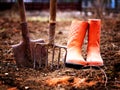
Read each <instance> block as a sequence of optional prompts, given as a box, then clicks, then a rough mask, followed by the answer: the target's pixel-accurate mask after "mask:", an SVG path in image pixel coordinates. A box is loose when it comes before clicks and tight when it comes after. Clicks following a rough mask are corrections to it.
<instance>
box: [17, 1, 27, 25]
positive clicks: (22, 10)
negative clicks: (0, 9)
mask: <svg viewBox="0 0 120 90" xmlns="http://www.w3.org/2000/svg"><path fill="white" fill-rule="evenodd" d="M18 6H19V7H18V8H19V11H20V18H21V22H23V23H24V22H26V15H25V5H24V2H23V0H18Z"/></svg>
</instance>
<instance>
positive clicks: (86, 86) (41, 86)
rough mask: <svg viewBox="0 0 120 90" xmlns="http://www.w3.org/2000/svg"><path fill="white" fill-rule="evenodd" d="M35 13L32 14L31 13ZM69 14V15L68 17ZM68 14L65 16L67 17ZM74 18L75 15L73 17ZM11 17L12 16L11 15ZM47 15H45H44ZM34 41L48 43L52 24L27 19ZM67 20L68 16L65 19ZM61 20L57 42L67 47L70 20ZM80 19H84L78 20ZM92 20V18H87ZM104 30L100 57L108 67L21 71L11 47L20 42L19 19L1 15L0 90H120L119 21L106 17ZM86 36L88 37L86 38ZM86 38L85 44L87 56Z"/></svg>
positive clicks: (42, 20)
mask: <svg viewBox="0 0 120 90" xmlns="http://www.w3.org/2000/svg"><path fill="white" fill-rule="evenodd" d="M32 14H33V13H32ZM67 15H68V14H67ZM67 15H66V16H67ZM73 15H74V14H73ZM8 16H9V15H8ZM43 16H44V14H43ZM28 17H29V20H28V29H29V30H30V37H31V39H39V38H42V39H44V40H45V42H47V41H48V30H49V22H48V20H46V18H39V17H38V18H39V19H38V18H35V19H34V18H32V19H31V17H33V16H28ZM65 18H66V17H65ZM74 18H78V17H76V16H69V17H68V18H67V19H66V20H65V19H62V20H60V18H58V19H59V20H58V21H57V25H56V37H55V43H57V44H60V45H66V43H67V40H68V33H69V26H70V23H71V20H72V19H74ZM79 18H80V19H81V20H83V19H84V17H79ZM87 18H90V17H87ZM102 23H103V25H102V29H101V55H102V58H103V60H104V64H105V67H103V68H101V69H98V70H96V69H93V68H87V69H80V70H76V69H71V68H60V69H55V70H49V69H42V70H35V69H32V68H18V67H17V66H16V62H15V59H14V55H13V51H12V48H11V45H14V44H17V43H19V41H20V40H21V31H20V25H19V24H20V20H19V18H18V16H17V15H16V16H14V15H13V16H12V17H9V18H8V17H7V15H6V16H5V15H1V16H0V90H100V89H102V90H119V89H120V47H119V46H120V41H119V40H120V32H119V30H120V18H119V17H117V19H115V18H114V17H113V18H105V19H103V20H102ZM86 36H87V35H86ZM86 46H87V37H86V39H85V41H84V45H83V56H84V57H85V56H86Z"/></svg>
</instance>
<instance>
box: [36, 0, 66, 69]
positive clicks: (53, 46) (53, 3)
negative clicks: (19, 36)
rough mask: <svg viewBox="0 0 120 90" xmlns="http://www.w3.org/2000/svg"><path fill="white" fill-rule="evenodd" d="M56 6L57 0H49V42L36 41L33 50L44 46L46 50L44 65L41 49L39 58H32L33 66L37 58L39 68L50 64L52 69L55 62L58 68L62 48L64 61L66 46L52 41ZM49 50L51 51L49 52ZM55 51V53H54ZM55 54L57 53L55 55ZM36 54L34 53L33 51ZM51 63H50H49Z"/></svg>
mask: <svg viewBox="0 0 120 90" xmlns="http://www.w3.org/2000/svg"><path fill="white" fill-rule="evenodd" d="M56 7H57V0H50V20H49V42H48V43H37V44H36V46H35V52H37V51H36V50H37V48H38V47H39V48H45V49H46V52H47V54H48V55H47V56H48V57H47V58H46V60H45V65H42V63H41V62H42V60H43V59H42V58H43V57H44V56H41V55H43V54H41V53H42V49H40V50H41V53H40V57H39V58H36V57H35V58H34V68H35V67H36V63H35V62H36V61H37V60H38V59H39V68H42V66H44V67H48V66H49V65H50V66H51V68H52V69H53V67H54V66H55V64H56V67H57V68H59V67H60V59H61V54H62V50H64V52H65V55H64V57H62V58H63V61H64V62H65V60H66V55H67V48H66V46H61V45H56V44H55V43H54V39H55V27H56ZM50 52H51V53H50ZM56 52H57V53H56ZM49 54H51V57H50V58H51V61H49V56H50V55H49ZM55 54H57V55H55ZM35 55H36V53H35ZM55 56H57V60H55ZM50 63H51V64H50Z"/></svg>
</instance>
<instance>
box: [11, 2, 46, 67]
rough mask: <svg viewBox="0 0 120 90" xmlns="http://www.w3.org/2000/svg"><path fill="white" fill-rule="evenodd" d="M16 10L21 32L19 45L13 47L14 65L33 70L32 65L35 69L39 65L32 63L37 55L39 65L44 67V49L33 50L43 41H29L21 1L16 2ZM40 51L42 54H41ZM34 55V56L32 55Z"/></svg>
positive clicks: (23, 6)
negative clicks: (18, 15) (18, 14)
mask: <svg viewBox="0 0 120 90" xmlns="http://www.w3.org/2000/svg"><path fill="white" fill-rule="evenodd" d="M18 6H19V7H18V8H19V11H20V18H21V31H22V41H21V42H20V43H19V44H16V45H13V46H12V48H13V53H14V57H15V60H16V64H17V66H18V67H29V68H33V66H34V64H36V67H37V66H38V65H39V61H34V58H35V57H36V58H37V57H39V56H38V53H39V54H40V56H41V57H43V56H44V57H43V58H42V59H41V63H42V65H44V62H45V61H44V60H45V59H46V57H47V53H46V50H45V48H44V47H43V48H40V47H37V49H36V51H37V52H35V50H34V47H35V44H36V43H44V40H42V39H39V40H30V38H29V30H28V28H27V22H26V16H25V5H24V2H23V0H18ZM41 51H42V53H41ZM34 53H36V55H34Z"/></svg>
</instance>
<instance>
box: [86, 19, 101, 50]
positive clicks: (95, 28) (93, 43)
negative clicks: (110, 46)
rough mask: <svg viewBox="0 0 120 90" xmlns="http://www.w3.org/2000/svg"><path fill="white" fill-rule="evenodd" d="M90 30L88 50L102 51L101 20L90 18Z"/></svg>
mask: <svg viewBox="0 0 120 90" xmlns="http://www.w3.org/2000/svg"><path fill="white" fill-rule="evenodd" d="M88 23H89V30H88V48H87V49H88V51H91V50H92V51H93V50H95V51H100V33H101V20H100V19H90V20H89V21H88Z"/></svg>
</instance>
